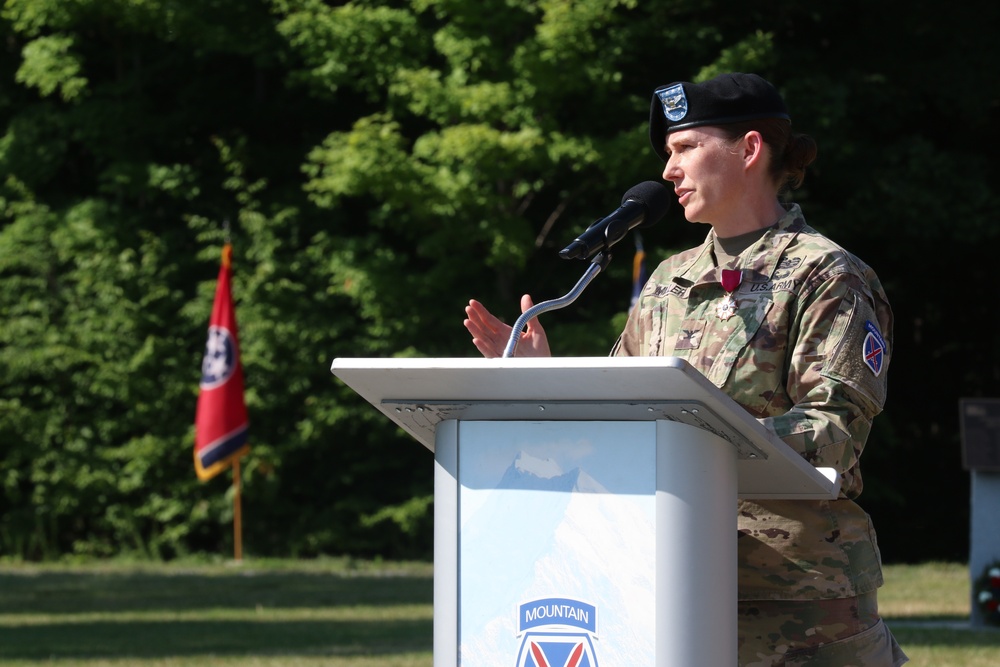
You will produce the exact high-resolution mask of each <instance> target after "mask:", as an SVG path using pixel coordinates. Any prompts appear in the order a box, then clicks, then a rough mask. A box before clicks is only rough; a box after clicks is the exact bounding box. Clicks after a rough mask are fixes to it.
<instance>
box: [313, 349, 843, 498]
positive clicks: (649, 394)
mask: <svg viewBox="0 0 1000 667" xmlns="http://www.w3.org/2000/svg"><path fill="white" fill-rule="evenodd" d="M331 372H332V373H333V374H334V375H335V376H336V377H337V378H339V379H340V380H342V381H343V382H344V383H345V384H347V385H348V386H349V387H351V388H352V389H353V390H354V391H356V392H357V393H358V394H360V395H361V396H362V397H363V398H364V399H365V400H367V401H368V402H369V403H371V404H372V405H373V406H374V407H375V408H377V409H378V410H379V411H381V412H382V413H383V414H384V415H385V416H386V417H388V418H389V419H390V420H392V421H393V422H395V423H396V424H397V425H399V426H400V427H401V428H402V429H403V430H404V431H406V432H407V433H409V434H410V435H411V436H412V437H413V438H414V439H416V440H417V441H418V442H420V443H421V444H423V445H424V446H425V447H427V448H428V449H430V450H432V451H433V449H434V439H435V429H436V426H437V424H438V423H439V422H441V421H443V420H446V419H462V420H487V421H488V420H502V421H511V420H519V421H540V420H546V421H548V420H562V421H653V420H659V419H666V420H670V421H678V422H683V423H686V424H689V425H691V426H695V427H697V428H701V429H704V430H708V431H711V432H713V433H715V434H716V435H717V436H719V437H721V438H723V439H724V440H727V441H728V442H730V443H731V444H732V445H733V446H734V447H735V448H736V450H737V453H738V463H737V467H738V474H739V495H740V497H743V498H815V499H831V498H836V497H837V492H838V490H839V479H838V478H837V475H836V473H835V471H833V470H832V469H817V468H814V467H813V466H811V465H809V464H808V463H807V462H806V461H805V459H803V458H802V457H801V456H799V455H798V454H797V453H796V452H795V451H794V450H792V449H791V448H790V447H789V446H788V445H786V444H785V443H784V442H782V441H781V440H780V439H779V438H778V437H777V436H776V435H774V434H773V433H771V432H770V431H768V430H767V429H766V428H764V426H763V425H761V424H760V422H758V421H757V420H756V419H754V418H753V417H752V416H751V415H750V414H749V413H747V412H746V410H744V409H743V408H742V407H741V406H740V405H739V404H738V403H736V402H735V401H733V400H732V399H731V398H730V397H729V396H727V395H726V394H724V393H723V392H722V391H720V390H719V389H718V388H717V387H716V386H715V385H713V384H712V383H711V382H710V381H709V380H708V379H707V378H705V377H704V376H703V375H702V374H701V373H699V372H698V371H697V370H696V369H695V368H694V367H693V366H691V365H690V364H689V363H687V362H686V361H685V360H683V359H680V358H677V357H543V358H525V357H513V358H497V359H484V358H432V359H427V358H422V359H418V358H407V359H395V358H390V359H384V358H337V359H335V360H334V361H333V365H332V367H331Z"/></svg>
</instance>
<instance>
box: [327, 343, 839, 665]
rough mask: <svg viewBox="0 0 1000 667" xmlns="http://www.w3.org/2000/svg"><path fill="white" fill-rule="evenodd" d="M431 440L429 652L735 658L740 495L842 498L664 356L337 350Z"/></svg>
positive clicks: (503, 659) (347, 378)
mask: <svg viewBox="0 0 1000 667" xmlns="http://www.w3.org/2000/svg"><path fill="white" fill-rule="evenodd" d="M332 372H333V373H334V375H336V376H337V377H338V378H340V379H341V380H342V381H344V382H345V383H346V384H347V385H348V386H350V387H351V388H353V389H354V390H355V391H356V392H357V393H358V394H360V395H361V396H362V397H364V398H365V399H366V400H367V401H368V402H370V403H371V404H372V405H373V406H375V407H376V408H378V409H379V410H380V411H381V412H382V413H383V414H385V415H386V416H387V417H388V418H389V419H391V420H392V421H394V422H395V423H396V424H398V425H399V426H400V427H401V428H403V429H404V430H405V431H406V432H408V433H409V434H410V435H412V436H413V437H414V438H415V439H416V440H417V441H418V442H420V443H421V444H423V445H424V446H425V447H427V448H428V449H430V450H431V451H433V452H434V461H435V472H434V666H435V667H454V666H457V665H465V666H468V665H471V666H474V667H483V666H491V665H496V666H498V667H500V666H502V667H515V666H516V667H552V666H554V665H558V666H559V667H566V666H569V667H598V666H599V665H604V666H605V667H607V666H615V665H657V666H658V667H690V666H692V665H713V666H717V665H735V664H736V653H737V651H736V644H737V642H736V639H737V632H736V599H737V598H736V539H737V532H736V499H737V497H743V498H810V499H832V498H836V497H837V492H838V490H839V480H838V478H837V476H836V473H835V472H834V471H833V470H832V469H817V468H813V467H812V466H810V465H809V464H808V463H806V461H805V460H804V459H803V458H802V457H801V456H799V455H798V454H796V453H795V452H794V451H793V450H792V449H791V448H790V447H788V446H787V445H786V444H784V443H783V442H782V441H781V440H780V439H778V438H777V437H776V436H774V435H773V434H771V433H770V432H768V431H767V430H766V429H765V428H764V427H763V426H761V425H760V423H758V422H757V421H756V420H755V419H753V418H752V417H750V415H749V414H747V413H746V411H745V410H743V409H742V408H741V407H740V406H739V405H738V404H736V403H735V402H734V401H733V400H732V399H730V398H729V397H728V396H726V395H725V394H723V393H722V392H721V391H719V390H718V389H717V388H716V387H715V386H714V385H712V383H711V382H709V381H708V380H707V379H705V378H704V377H703V376H702V375H701V374H700V373H699V372H698V371H696V370H694V369H693V368H692V367H691V366H690V365H689V364H687V362H685V361H683V360H681V359H678V358H673V357H627V358H626V357H621V358H603V357H601V358H590V357H587V358H544V359H520V358H506V359H336V360H335V361H334V362H333V367H332Z"/></svg>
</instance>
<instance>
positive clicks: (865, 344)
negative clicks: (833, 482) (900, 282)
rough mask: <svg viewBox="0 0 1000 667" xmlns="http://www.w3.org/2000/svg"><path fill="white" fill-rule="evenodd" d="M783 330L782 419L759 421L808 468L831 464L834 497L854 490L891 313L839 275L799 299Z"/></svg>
mask: <svg viewBox="0 0 1000 667" xmlns="http://www.w3.org/2000/svg"><path fill="white" fill-rule="evenodd" d="M796 322H797V327H795V328H793V331H792V332H791V334H790V336H791V340H790V341H789V347H790V349H791V351H792V352H791V355H790V357H789V360H788V362H787V363H788V366H789V367H788V379H787V387H786V389H787V391H788V395H789V397H790V399H791V400H792V402H793V406H792V408H791V409H790V410H789V411H788V412H786V413H785V414H782V415H779V416H776V417H770V418H767V419H764V420H762V421H763V423H764V425H765V426H767V427H769V428H770V429H772V430H773V431H774V432H775V433H776V434H777V435H778V436H779V437H780V438H781V439H782V440H784V441H785V442H786V443H788V445H790V446H791V447H792V448H793V449H795V450H796V451H797V452H799V453H800V454H802V456H803V457H805V459H806V460H807V461H809V462H810V463H811V464H812V465H814V466H820V467H832V468H834V469H836V470H837V471H838V472H839V473H840V475H841V479H842V484H841V493H842V494H843V495H845V496H847V497H855V496H857V495H858V494H859V493H861V476H860V471H859V469H858V459H859V457H860V456H861V452H862V450H863V449H864V446H865V443H866V442H867V440H868V434H869V432H870V431H871V424H872V419H873V418H874V417H875V415H877V414H878V413H879V412H881V411H882V408H883V406H884V404H885V396H886V370H887V367H888V365H889V353H890V349H889V344H890V343H889V341H890V340H891V335H892V316H891V311H890V310H889V305H888V302H887V300H886V299H885V297H884V294H882V293H881V288H880V287H876V289H872V287H871V286H870V285H869V284H868V283H866V282H865V281H864V280H862V279H861V278H860V277H858V276H857V275H855V274H853V273H850V272H844V273H840V274H837V275H835V276H832V277H831V278H829V279H827V280H825V281H823V282H822V283H821V284H820V286H819V287H818V288H817V289H815V290H813V292H812V293H811V294H810V295H809V296H808V297H807V298H806V299H805V300H804V302H803V305H802V307H801V309H800V311H799V314H798V316H797V318H796Z"/></svg>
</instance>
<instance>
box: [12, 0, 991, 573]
mask: <svg viewBox="0 0 1000 667" xmlns="http://www.w3.org/2000/svg"><path fill="white" fill-rule="evenodd" d="M997 11H998V10H997V9H995V8H992V9H991V8H986V9H983V8H978V9H977V10H976V12H975V14H973V13H972V11H971V10H968V9H964V8H961V7H950V8H949V11H948V12H945V13H942V12H939V11H937V6H936V5H931V4H930V3H928V2H922V1H921V2H916V3H913V2H909V3H906V4H905V5H904V4H903V3H900V2H896V1H892V2H888V3H882V4H881V5H880V6H879V7H877V8H873V7H871V6H869V5H866V4H862V3H860V2H853V1H852V2H846V3H845V2H832V1H826V2H820V3H818V4H817V3H811V4H809V5H808V6H806V5H803V3H801V2H792V1H791V0H782V1H781V2H778V3H771V4H770V5H768V7H766V8H758V7H756V6H754V5H746V6H742V5H741V6H733V5H731V3H721V2H704V1H702V2H692V1H691V0H669V1H665V2H658V3H638V2H635V1H629V0H573V1H570V0H539V1H535V2H531V1H527V0H507V1H505V2H497V1H495V0H485V2H484V1H473V0H410V1H405V0H404V1H400V0H358V1H355V2H321V1H320V0H211V1H201V2H196V1H194V0H178V1H175V2H170V3H163V2H157V1H154V0H129V1H128V2H126V1H124V0H111V1H109V0H6V2H5V3H4V4H3V9H2V11H0V37H2V38H3V39H2V41H0V49H3V55H4V57H3V58H0V178H2V181H0V316H2V326H0V483H2V486H0V489H2V490H0V554H2V555H12V556H15V557H23V558H51V557H56V556H59V555H65V554H79V555H109V554H120V553H130V552H134V553H137V554H142V555H145V556H150V557H171V556H174V555H177V554H183V553H187V552H202V551H207V552H222V553H225V552H226V551H228V542H229V540H230V532H229V530H228V522H229V520H230V519H231V514H230V511H231V510H230V504H229V500H230V498H229V497H228V496H227V489H228V480H227V478H226V476H225V475H223V476H220V477H219V478H217V479H215V480H212V481H211V482H209V483H207V484H199V483H198V482H197V481H196V480H195V477H194V474H193V465H192V461H191V448H192V446H193V426H192V421H193V415H194V405H195V399H196V395H197V384H198V369H199V367H200V361H201V355H202V352H203V346H204V341H205V335H206V327H207V322H208V315H209V310H210V307H211V301H212V292H213V290H214V279H215V276H216V273H217V270H218V261H219V251H220V248H221V245H222V242H223V240H224V231H223V228H224V226H225V225H227V224H228V226H229V228H230V229H231V234H232V240H233V245H234V269H235V271H234V294H235V298H236V308H237V318H238V320H239V322H240V342H241V347H242V353H243V363H244V370H245V374H246V384H247V403H248V408H249V411H250V419H251V431H250V434H251V436H250V437H251V450H250V451H251V453H250V455H249V457H248V458H247V459H246V460H245V463H244V471H245V474H244V482H245V487H246V488H245V493H244V517H245V521H244V524H245V543H246V545H247V551H248V553H251V554H254V553H257V554H277V555H303V556H309V555H314V554H319V553H327V552H346V553H354V554H361V555H373V554H384V555H387V556H415V555H416V556H426V555H428V554H429V546H430V533H429V530H428V528H429V521H430V513H429V508H430V492H431V488H430V486H431V477H432V475H431V471H432V466H431V455H430V453H429V452H427V451H425V450H423V449H422V448H420V447H419V446H417V445H416V444H415V443H413V442H410V441H409V440H408V438H407V437H405V436H404V434H402V433H401V432H400V431H398V430H397V429H395V428H394V427H392V426H391V425H390V424H387V423H385V420H383V419H382V418H381V417H380V416H379V415H378V414H377V413H376V411H374V410H373V409H371V408H370V406H367V405H366V404H364V402H363V401H361V400H360V399H359V398H358V397H357V396H354V395H353V394H352V392H350V390H348V389H347V388H346V387H344V386H342V385H341V384H339V383H338V382H336V381H335V380H334V379H333V378H332V377H331V375H330V373H329V366H330V362H331V361H332V359H333V358H334V357H338V356H340V357H348V356H371V357H386V356H442V357H449V356H463V355H473V354H475V351H474V350H473V349H472V347H471V345H470V344H469V342H468V340H467V335H466V334H465V332H464V330H463V329H462V327H461V323H460V320H461V317H462V308H463V306H464V305H465V303H466V302H467V300H468V299H469V298H470V297H475V298H478V299H481V300H483V301H484V302H486V303H487V304H488V305H490V306H491V307H492V308H493V309H494V310H495V311H496V312H498V313H500V314H503V315H505V316H506V317H507V318H508V319H509V320H513V319H514V318H515V317H516V316H517V314H518V313H517V303H518V297H519V295H520V294H521V293H524V292H530V293H531V294H533V295H534V296H535V298H536V299H547V298H551V297H554V296H559V295H562V294H564V293H565V292H567V291H568V290H569V289H570V288H571V287H572V286H573V284H574V283H575V282H576V280H577V279H578V278H579V276H580V275H581V274H582V272H583V270H584V268H585V267H586V264H585V263H581V262H565V261H562V260H560V259H558V257H557V252H558V250H559V249H560V248H562V247H564V246H565V245H566V244H567V243H568V242H569V241H571V240H572V239H573V238H574V237H575V235H576V234H577V233H579V232H580V231H581V230H582V229H584V228H585V227H586V226H587V225H588V224H589V223H590V222H591V221H593V219H594V218H595V217H597V216H600V215H603V214H605V213H607V212H609V211H610V210H611V209H613V208H614V207H615V206H616V205H617V203H618V201H617V200H618V198H619V197H620V196H621V193H622V192H624V191H625V190H627V189H628V188H629V187H630V186H631V185H633V184H635V183H638V182H641V181H645V180H656V179H657V178H658V176H659V173H660V170H661V169H662V165H661V164H660V163H659V161H658V159H657V158H656V157H655V155H654V154H653V153H652V151H651V150H649V147H648V142H647V138H646V136H647V134H646V132H647V130H646V124H647V123H646V118H647V114H648V109H649V96H650V92H651V91H652V90H653V88H655V87H656V86H657V85H660V84H663V83H668V82H670V81H673V80H696V79H703V78H707V77H709V76H712V75H713V74H715V73H718V72H720V71H725V70H751V71H757V72H759V73H761V74H763V75H764V76H765V77H767V78H769V79H771V80H772V81H774V82H775V83H776V84H777V85H778V86H779V88H780V89H781V90H782V92H783V93H784V94H785V96H786V99H787V100H788V102H789V104H790V106H791V108H792V110H793V114H794V116H795V119H794V122H795V127H796V128H797V129H799V130H802V131H805V132H808V133H810V134H813V135H814V136H816V137H817V139H818V140H819V143H820V147H821V148H820V158H819V160H818V161H817V163H816V165H815V169H813V170H812V171H811V173H810V175H809V177H808V179H807V182H806V186H805V188H804V189H803V190H802V191H800V192H799V193H797V194H796V199H797V200H799V201H801V202H802V203H803V205H804V207H805V210H806V213H807V216H808V218H809V220H810V222H812V223H813V224H814V225H815V226H817V227H819V228H820V229H821V230H823V231H826V232H828V233H829V234H830V235H832V236H833V237H834V238H835V239H836V240H838V241H839V242H840V243H842V244H843V245H844V246H845V247H847V248H848V249H850V250H853V251H855V252H856V253H857V254H859V255H860V256H861V257H862V258H864V259H865V260H866V261H868V262H869V263H871V264H872V265H873V266H874V267H875V268H876V269H877V270H878V272H879V273H880V275H881V276H882V278H883V280H884V281H885V282H886V283H887V285H888V289H889V294H890V298H891V299H892V301H893V304H894V307H895V310H896V315H897V327H896V347H897V350H896V355H895V359H894V361H893V366H892V370H891V377H890V383H891V386H890V403H889V406H888V409H887V411H886V414H885V415H883V416H882V417H880V418H879V419H878V420H877V421H876V425H875V428H876V432H875V434H874V435H873V438H872V441H871V446H870V448H869V451H868V452H867V453H866V454H865V463H866V467H865V470H866V480H867V481H868V485H867V490H866V492H865V495H864V496H862V501H863V504H865V506H866V507H867V508H869V509H870V511H872V513H873V514H874V515H875V518H876V523H877V525H878V527H879V530H880V537H881V538H882V544H883V553H884V555H885V556H886V558H887V559H889V560H903V559H918V558H924V557H936V558H951V557H961V556H962V553H964V544H965V543H964V539H965V538H964V536H965V533H966V531H965V526H964V524H963V522H962V521H955V520H954V517H956V516H957V517H963V516H965V514H964V512H965V511H966V508H965V506H964V504H965V498H967V497H968V494H967V491H966V490H965V485H966V484H967V479H966V477H965V474H964V473H963V472H962V471H961V470H960V466H959V450H958V426H957V398H958V397H959V396H962V395H990V394H991V393H993V386H995V384H996V381H997V379H998V376H1000V359H998V358H997V355H996V354H995V353H994V352H993V347H992V345H990V344H989V343H990V341H988V340H986V339H985V336H986V335H988V334H987V333H984V332H990V331H992V330H993V329H994V325H995V323H996V319H997V315H996V308H994V307H993V305H992V301H991V300H990V299H989V298H983V297H982V296H981V295H980V290H982V288H981V287H980V286H982V285H991V284H992V269H991V262H990V257H989V253H990V248H991V247H992V246H993V245H994V244H995V242H996V236H997V234H998V231H997V229H998V228H997V226H996V225H995V220H996V218H997V213H998V210H997V209H998V205H997V195H996V193H995V192H993V190H992V189H991V188H990V187H989V184H990V183H991V182H992V179H993V177H994V176H995V175H996V174H995V172H996V169H997V168H996V166H995V164H994V161H993V160H992V151H991V147H992V145H993V143H994V142H993V141H992V139H994V138H995V136H996V133H997V129H996V128H997V123H996V120H997V117H996V114H997V109H998V108H1000V105H998V102H997V93H996V92H995V90H994V89H993V87H991V86H989V85H987V83H986V82H987V81H988V80H989V77H988V76H987V74H988V71H987V70H988V66H989V63H992V62H994V61H995V60H996V55H997V53H996V51H997V46H996V40H995V39H994V38H993V36H992V34H991V29H992V28H991V26H992V25H993V24H994V23H995V21H991V19H995V18H996V13H997ZM959 39H960V40H961V41H960V42H959V41H958V40H959ZM958 43H960V44H961V48H955V45H956V44H958ZM705 231H706V230H705V229H704V228H703V227H701V226H695V225H688V224H687V223H685V222H684V221H683V217H682V215H681V213H680V212H679V211H676V210H675V211H672V212H670V213H669V214H668V215H667V217H666V219H665V220H664V221H663V222H662V223H661V224H660V225H658V226H657V227H654V228H652V229H650V230H648V231H646V232H644V236H645V240H646V248H647V251H649V253H650V255H651V261H654V262H655V261H656V260H657V259H660V258H663V257H665V256H667V255H668V254H670V253H671V252H673V251H675V250H676V249H679V248H682V247H687V246H689V245H691V244H693V243H697V242H698V241H700V239H701V238H703V236H704V233H705ZM620 247H621V250H618V251H616V253H615V254H616V257H615V259H614V260H613V261H612V263H611V265H610V266H609V268H608V270H607V271H606V272H605V274H603V275H602V276H600V277H599V279H598V280H596V281H595V282H594V283H593V284H592V285H591V286H590V287H589V288H588V289H587V291H586V292H585V293H584V295H583V296H582V297H581V298H580V299H579V300H578V301H577V302H576V303H575V304H574V305H573V307H572V308H570V309H566V310H563V311H559V312H558V313H557V314H549V315H546V316H544V317H545V320H546V322H545V323H546V327H547V328H548V330H549V332H550V335H551V337H552V339H553V343H554V350H555V352H556V353H557V354H560V355H601V354H605V353H606V351H607V350H608V349H609V347H610V345H611V343H612V342H613V340H614V337H615V336H616V335H617V331H618V329H619V328H620V326H621V323H622V320H623V318H624V315H625V310H626V308H627V306H628V297H629V292H630V280H631V276H630V273H631V270H630V269H631V262H630V261H629V260H630V259H631V252H630V248H629V247H628V244H627V243H623V244H622V245H621V246H620ZM943 249H949V251H948V252H944V251H943ZM987 296H988V292H987ZM970 359H973V360H975V362H974V363H969V360H970ZM932 365H933V366H937V367H941V368H949V369H950V368H954V369H956V372H955V373H954V374H953V377H952V382H951V383H950V384H947V385H941V384H930V383H928V382H927V380H926V378H927V374H928V372H929V370H928V369H930V368H931V367H932ZM929 407H930V408H931V409H928V408H929ZM928 454H932V455H933V456H934V457H935V458H934V460H935V463H941V465H939V466H936V470H935V473H934V474H935V486H934V490H936V491H937V492H938V493H937V496H936V497H937V498H940V500H937V501H936V502H924V499H925V498H926V497H927V495H928V493H927V491H928V490H927V488H926V487H927V486H928V485H927V484H926V482H925V479H926V477H927V475H924V474H921V472H922V469H921V467H920V466H921V464H922V462H923V461H924V460H926V459H927V455H928ZM901 462H902V463H901ZM904 473H905V474H904ZM918 503H919V504H918ZM904 510H905V511H904ZM890 518H891V520H889V519H890ZM932 531H933V532H934V534H936V535H938V536H939V539H936V540H933V541H930V542H928V541H927V540H926V539H925V538H924V536H925V535H926V534H927V533H928V532H932ZM954 545H958V546H954Z"/></svg>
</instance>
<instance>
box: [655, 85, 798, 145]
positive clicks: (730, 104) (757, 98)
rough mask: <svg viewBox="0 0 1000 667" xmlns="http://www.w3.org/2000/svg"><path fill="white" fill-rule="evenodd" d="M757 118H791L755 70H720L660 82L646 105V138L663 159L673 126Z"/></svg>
mask: <svg viewBox="0 0 1000 667" xmlns="http://www.w3.org/2000/svg"><path fill="white" fill-rule="evenodd" d="M758 118H784V119H786V120H791V116H790V115H789V114H788V107H786V106H785V101H784V100H782V99H781V95H780V94H779V93H778V90H777V89H776V88H775V87H774V86H772V85H771V84H770V83H768V82H767V81H765V80H764V79H763V78H761V77H760V76H758V75H756V74H744V73H742V72H734V73H731V74H720V75H719V76H717V77H715V78H714V79H709V80H708V81H704V82H702V83H691V82H689V81H676V82H674V83H671V84H669V85H666V86H660V87H659V88H657V89H656V91H654V93H653V100H652V103H651V104H650V107H649V141H650V143H652V144H653V150H654V151H656V154H657V155H659V156H660V157H661V158H662V159H663V161H664V162H666V161H667V154H666V152H665V150H664V143H665V142H666V139H667V135H668V134H669V133H671V132H673V131H674V130H684V129H687V128H689V127H698V126H701V125H725V124H727V123H741V122H743V121H746V120H756V119H758Z"/></svg>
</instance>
